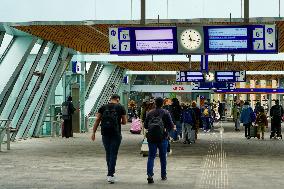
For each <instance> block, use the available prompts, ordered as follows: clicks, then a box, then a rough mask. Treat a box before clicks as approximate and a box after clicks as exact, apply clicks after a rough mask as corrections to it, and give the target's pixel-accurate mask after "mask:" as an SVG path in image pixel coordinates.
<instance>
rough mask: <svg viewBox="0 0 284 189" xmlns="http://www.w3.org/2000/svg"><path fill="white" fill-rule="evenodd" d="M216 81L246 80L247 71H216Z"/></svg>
mask: <svg viewBox="0 0 284 189" xmlns="http://www.w3.org/2000/svg"><path fill="white" fill-rule="evenodd" d="M215 80H216V82H246V72H245V71H216V72H215Z"/></svg>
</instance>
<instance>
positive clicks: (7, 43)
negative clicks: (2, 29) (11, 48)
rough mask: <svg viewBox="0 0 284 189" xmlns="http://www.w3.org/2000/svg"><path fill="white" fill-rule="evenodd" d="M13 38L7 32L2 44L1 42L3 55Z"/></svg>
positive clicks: (0, 49)
mask: <svg viewBox="0 0 284 189" xmlns="http://www.w3.org/2000/svg"><path fill="white" fill-rule="evenodd" d="M12 39H13V36H12V35H9V34H7V33H5V35H4V38H3V41H2V45H1V44H0V55H2V54H3V53H4V52H5V50H6V49H7V47H8V45H9V43H10V42H11V41H12Z"/></svg>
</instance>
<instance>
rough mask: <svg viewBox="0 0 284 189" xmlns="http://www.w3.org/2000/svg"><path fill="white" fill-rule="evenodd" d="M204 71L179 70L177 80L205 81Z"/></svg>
mask: <svg viewBox="0 0 284 189" xmlns="http://www.w3.org/2000/svg"><path fill="white" fill-rule="evenodd" d="M204 81H205V79H204V76H203V73H202V72H190V71H188V72H187V71H179V72H177V73H176V82H204Z"/></svg>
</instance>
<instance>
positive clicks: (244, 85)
mask: <svg viewBox="0 0 284 189" xmlns="http://www.w3.org/2000/svg"><path fill="white" fill-rule="evenodd" d="M239 85H240V88H246V82H240V83H239ZM240 99H241V100H244V101H246V100H248V99H247V95H246V94H241V96H240Z"/></svg>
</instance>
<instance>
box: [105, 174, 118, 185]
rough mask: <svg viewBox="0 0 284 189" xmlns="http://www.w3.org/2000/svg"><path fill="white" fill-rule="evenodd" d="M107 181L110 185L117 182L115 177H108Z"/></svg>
mask: <svg viewBox="0 0 284 189" xmlns="http://www.w3.org/2000/svg"><path fill="white" fill-rule="evenodd" d="M107 181H108V182H109V183H110V184H114V183H115V182H116V181H117V180H116V178H115V176H113V177H112V176H108V177H107Z"/></svg>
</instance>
